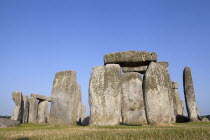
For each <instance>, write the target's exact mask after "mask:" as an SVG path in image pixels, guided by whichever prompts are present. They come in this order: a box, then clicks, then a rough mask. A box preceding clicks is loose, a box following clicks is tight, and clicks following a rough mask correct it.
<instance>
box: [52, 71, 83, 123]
mask: <svg viewBox="0 0 210 140" xmlns="http://www.w3.org/2000/svg"><path fill="white" fill-rule="evenodd" d="M79 92H80V88H79V85H78V84H77V81H76V72H75V71H61V72H57V73H56V75H55V79H54V83H53V88H52V97H51V109H50V123H51V124H77V114H78V106H79V100H78V96H79Z"/></svg>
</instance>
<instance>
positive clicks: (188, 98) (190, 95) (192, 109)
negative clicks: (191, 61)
mask: <svg viewBox="0 0 210 140" xmlns="http://www.w3.org/2000/svg"><path fill="white" fill-rule="evenodd" d="M183 84H184V95H185V102H186V108H187V112H188V117H189V119H190V121H198V112H197V106H196V101H195V92H194V86H193V80H192V74H191V70H190V68H189V67H185V69H184V72H183Z"/></svg>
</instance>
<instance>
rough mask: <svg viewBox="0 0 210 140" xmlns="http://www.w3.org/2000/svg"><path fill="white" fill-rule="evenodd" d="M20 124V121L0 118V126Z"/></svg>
mask: <svg viewBox="0 0 210 140" xmlns="http://www.w3.org/2000/svg"><path fill="white" fill-rule="evenodd" d="M18 125H20V121H15V120H10V119H6V118H0V128H3V127H13V126H18Z"/></svg>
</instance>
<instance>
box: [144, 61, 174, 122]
mask: <svg viewBox="0 0 210 140" xmlns="http://www.w3.org/2000/svg"><path fill="white" fill-rule="evenodd" d="M143 89H144V95H145V96H144V97H145V106H146V117H147V120H148V122H149V123H150V124H153V123H156V124H163V123H171V121H172V119H171V111H170V102H169V94H170V90H171V81H170V76H169V74H168V71H167V70H166V69H165V67H163V66H162V65H160V64H158V63H154V62H151V63H150V65H149V67H148V69H147V72H146V74H145V76H144V83H143Z"/></svg>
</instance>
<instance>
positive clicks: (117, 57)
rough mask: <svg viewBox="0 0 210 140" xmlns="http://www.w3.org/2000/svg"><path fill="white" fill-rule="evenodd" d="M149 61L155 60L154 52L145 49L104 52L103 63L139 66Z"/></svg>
mask: <svg viewBox="0 0 210 140" xmlns="http://www.w3.org/2000/svg"><path fill="white" fill-rule="evenodd" d="M151 61H157V54H156V53H149V52H146V51H124V52H116V53H110V54H106V55H105V56H104V63H105V64H121V66H124V67H126V66H128V67H129V66H141V65H143V64H149V63H150V62H151Z"/></svg>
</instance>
